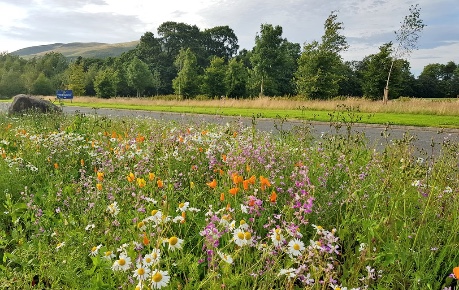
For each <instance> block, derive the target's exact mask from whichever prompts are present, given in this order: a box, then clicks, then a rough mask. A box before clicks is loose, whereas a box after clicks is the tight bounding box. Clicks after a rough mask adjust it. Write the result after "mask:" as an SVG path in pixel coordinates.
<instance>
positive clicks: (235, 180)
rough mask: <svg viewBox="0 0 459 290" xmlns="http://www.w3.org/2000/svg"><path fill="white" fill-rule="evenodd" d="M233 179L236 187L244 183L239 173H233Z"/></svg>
mask: <svg viewBox="0 0 459 290" xmlns="http://www.w3.org/2000/svg"><path fill="white" fill-rule="evenodd" d="M231 177H232V179H233V183H234V184H236V185H237V184H238V183H242V182H243V181H244V178H243V177H242V176H240V175H239V174H237V173H233V174H232V176H231Z"/></svg>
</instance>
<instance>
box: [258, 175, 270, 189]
mask: <svg viewBox="0 0 459 290" xmlns="http://www.w3.org/2000/svg"><path fill="white" fill-rule="evenodd" d="M270 186H271V183H270V182H269V180H268V179H267V178H265V177H264V176H262V175H260V188H261V190H265V189H266V187H270Z"/></svg>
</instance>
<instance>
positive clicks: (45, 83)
mask: <svg viewBox="0 0 459 290" xmlns="http://www.w3.org/2000/svg"><path fill="white" fill-rule="evenodd" d="M343 29H344V28H343V23H341V22H339V21H338V16H337V14H336V12H332V13H331V14H330V15H329V16H328V18H327V19H326V20H325V23H324V34H323V36H322V37H321V39H320V41H312V42H310V43H305V44H304V45H303V47H301V46H300V44H298V43H292V42H289V41H288V40H287V39H286V38H284V37H283V36H282V33H283V31H282V27H281V26H278V25H277V26H274V25H271V24H262V25H261V26H260V31H259V32H258V33H257V34H256V36H255V45H254V47H253V48H252V50H247V49H242V50H239V45H238V39H237V36H236V35H235V33H234V31H233V30H232V29H231V28H230V27H228V26H217V27H213V28H210V29H205V30H201V29H199V28H198V27H197V26H196V25H189V24H185V23H178V22H171V21H168V22H164V23H163V24H161V25H160V26H159V27H158V29H157V35H156V36H155V35H154V33H152V32H146V33H145V34H144V35H143V36H142V37H141V38H140V41H139V44H138V45H137V47H136V48H135V49H133V50H131V51H129V52H126V53H123V54H121V55H120V56H118V57H108V58H105V59H98V58H82V57H78V58H76V59H72V60H69V59H66V58H65V57H64V56H63V55H62V54H60V53H55V52H52V53H48V54H46V55H44V56H42V57H34V58H31V59H28V60H26V59H23V58H21V57H19V56H15V55H12V54H8V53H1V54H0V97H3V98H8V97H11V96H14V95H16V94H19V93H28V94H34V95H54V94H55V92H56V90H57V89H72V90H73V91H74V94H75V95H77V96H78V95H88V96H98V97H101V98H110V97H113V96H138V97H139V96H154V95H170V94H175V95H180V96H182V97H183V98H195V97H197V96H207V97H210V98H213V97H221V96H225V97H229V98H247V97H253V96H260V95H262V96H297V95H299V96H303V97H305V98H308V99H330V98H334V97H338V96H352V97H365V98H368V99H373V100H377V99H381V98H382V95H383V89H384V88H385V86H386V81H387V75H388V72H389V71H390V72H391V89H390V92H389V98H391V99H393V98H398V97H400V96H407V97H419V98H440V97H456V96H458V95H459V65H458V64H456V63H454V62H453V61H450V62H448V63H447V64H439V63H433V64H429V65H427V66H425V67H424V69H423V71H422V72H421V74H420V75H419V76H418V77H414V75H413V74H412V73H411V72H410V63H409V61H408V60H406V59H402V58H396V57H395V56H394V53H393V52H394V47H395V45H394V44H393V43H392V42H388V43H385V44H383V45H381V46H380V47H379V51H378V52H377V53H375V54H371V55H368V56H365V57H364V58H363V59H362V60H358V61H343V59H342V57H341V55H340V54H341V53H342V52H343V51H345V50H347V49H348V48H349V45H348V43H347V41H346V38H345V36H343V35H342V31H343Z"/></svg>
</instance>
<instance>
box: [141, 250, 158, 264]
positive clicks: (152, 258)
mask: <svg viewBox="0 0 459 290" xmlns="http://www.w3.org/2000/svg"><path fill="white" fill-rule="evenodd" d="M160 258H161V250H160V249H153V251H151V254H147V255H145V257H143V263H144V264H145V265H146V266H151V265H153V264H155V263H157V262H159V259H160Z"/></svg>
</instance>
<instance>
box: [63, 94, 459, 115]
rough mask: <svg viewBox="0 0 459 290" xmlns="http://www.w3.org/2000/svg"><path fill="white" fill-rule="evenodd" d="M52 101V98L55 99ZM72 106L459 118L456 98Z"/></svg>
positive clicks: (123, 101) (139, 101)
mask: <svg viewBox="0 0 459 290" xmlns="http://www.w3.org/2000/svg"><path fill="white" fill-rule="evenodd" d="M54 99H55V97H54ZM73 102H74V103H78V102H86V103H116V104H120V105H133V104H135V105H142V106H167V107H174V106H185V107H212V108H250V109H281V110H295V109H302V108H303V109H305V110H327V111H334V110H337V109H340V108H341V109H345V108H353V109H356V108H358V109H359V110H360V112H366V113H410V114H435V115H459V99H439V100H431V99H409V98H403V99H401V100H392V101H389V102H388V103H387V104H386V105H384V104H383V103H382V101H370V100H365V99H360V98H346V99H343V100H329V101H313V100H298V99H289V98H278V97H260V98H254V99H226V98H224V99H208V100H180V99H176V100H174V99H173V98H171V97H168V98H163V97H150V98H124V97H123V98H121V97H120V98H111V99H108V100H107V99H100V98H95V97H75V98H74V100H73Z"/></svg>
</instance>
